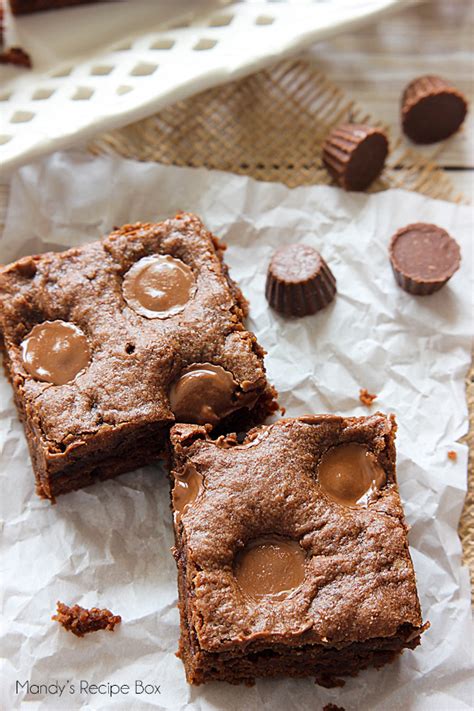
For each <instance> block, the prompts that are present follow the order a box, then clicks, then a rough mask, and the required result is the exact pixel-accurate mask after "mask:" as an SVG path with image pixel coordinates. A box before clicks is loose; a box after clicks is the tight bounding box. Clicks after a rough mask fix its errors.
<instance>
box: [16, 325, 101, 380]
mask: <svg viewBox="0 0 474 711" xmlns="http://www.w3.org/2000/svg"><path fill="white" fill-rule="evenodd" d="M21 353H22V358H23V365H24V366H25V369H26V370H27V372H28V373H29V374H30V375H32V376H33V377H34V378H36V379H37V380H43V381H45V382H47V383H52V384H53V385H64V384H65V383H69V382H70V381H71V380H74V378H75V377H76V375H77V374H78V373H80V372H81V370H84V368H87V366H88V365H89V361H90V349H89V344H88V342H87V338H86V336H85V335H84V333H83V332H82V331H81V329H80V328H79V327H78V326H75V325H74V324H73V323H67V322H65V321H45V322H44V323H39V324H37V325H36V326H34V327H33V328H32V329H31V331H30V333H29V335H28V336H27V337H26V338H25V340H24V341H23V342H22V344H21Z"/></svg>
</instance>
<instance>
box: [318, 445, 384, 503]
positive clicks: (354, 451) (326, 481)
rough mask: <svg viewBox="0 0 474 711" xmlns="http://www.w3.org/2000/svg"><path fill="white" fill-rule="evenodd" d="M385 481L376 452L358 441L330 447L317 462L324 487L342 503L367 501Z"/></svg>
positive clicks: (374, 496)
mask: <svg viewBox="0 0 474 711" xmlns="http://www.w3.org/2000/svg"><path fill="white" fill-rule="evenodd" d="M385 481H386V477H385V472H384V470H383V469H382V467H381V466H380V464H379V463H378V462H377V459H376V458H375V456H374V454H373V453H372V452H370V451H369V450H368V449H367V447H365V446H364V445H362V444H357V443H356V442H351V443H349V444H340V445H338V446H337V447H333V448H332V449H329V450H328V451H327V452H325V453H324V454H323V456H322V457H321V461H320V462H319V464H318V482H319V485H320V487H321V489H322V490H323V491H324V493H325V494H326V495H327V496H329V498H330V499H332V500H333V501H336V502H337V503H338V504H341V505H342V506H349V507H350V508H354V507H356V506H363V505H367V503H368V502H369V501H370V500H371V499H374V498H376V496H377V492H378V491H379V490H380V489H381V488H382V486H383V485H384V484H385Z"/></svg>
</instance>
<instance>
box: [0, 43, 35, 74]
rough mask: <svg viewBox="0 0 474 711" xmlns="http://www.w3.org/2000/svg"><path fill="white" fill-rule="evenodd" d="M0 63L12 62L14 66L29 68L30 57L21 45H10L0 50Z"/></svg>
mask: <svg viewBox="0 0 474 711" xmlns="http://www.w3.org/2000/svg"><path fill="white" fill-rule="evenodd" d="M0 64H14V65H15V66H16V67H26V68H27V69H31V66H32V65H31V57H30V55H29V54H27V53H26V52H24V51H23V50H22V49H21V47H11V48H10V49H6V50H5V51H3V52H0Z"/></svg>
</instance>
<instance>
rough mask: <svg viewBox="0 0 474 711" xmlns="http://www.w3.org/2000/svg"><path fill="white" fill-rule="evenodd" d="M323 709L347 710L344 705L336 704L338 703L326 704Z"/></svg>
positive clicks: (327, 710) (326, 710) (329, 710)
mask: <svg viewBox="0 0 474 711" xmlns="http://www.w3.org/2000/svg"><path fill="white" fill-rule="evenodd" d="M323 711H346V710H345V708H344V706H336V704H326V706H324V708H323Z"/></svg>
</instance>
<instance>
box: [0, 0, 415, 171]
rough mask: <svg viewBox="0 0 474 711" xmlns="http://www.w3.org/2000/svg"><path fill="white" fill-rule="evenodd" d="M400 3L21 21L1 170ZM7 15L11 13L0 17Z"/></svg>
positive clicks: (178, 4) (6, 91) (1, 80)
mask: <svg viewBox="0 0 474 711" xmlns="http://www.w3.org/2000/svg"><path fill="white" fill-rule="evenodd" d="M400 5H403V0H240V1H238V0H237V1H235V2H226V1H225V0H221V1H220V2H219V1H218V0H215V1H214V2H212V1H211V0H207V1H204V0H202V1H200V2H199V1H198V0H168V1H164V2H163V1H161V0H133V1H132V0H126V1H125V2H121V3H115V2H110V3H104V4H102V5H90V6H83V7H78V8H72V9H67V10H61V11H55V12H48V13H40V14H37V15H31V16H26V17H21V18H19V19H17V20H16V22H14V24H13V26H11V27H10V31H11V32H13V33H14V34H15V35H16V40H17V43H18V44H20V45H21V46H22V47H24V48H27V49H28V51H29V52H30V54H31V56H32V59H33V63H34V69H33V70H31V71H28V70H24V69H16V68H10V67H1V68H0V84H1V87H2V88H1V90H0V116H1V117H0V165H1V166H2V171H6V170H7V169H10V168H12V167H14V166H16V165H19V164H21V163H25V162H28V161H30V160H32V159H33V158H35V157H37V156H39V155H41V154H43V153H47V152H49V151H53V150H57V149H59V148H63V147H65V146H68V145H71V144H72V143H73V142H74V141H78V140H83V139H86V138H88V137H90V136H92V135H94V134H95V133H97V132H99V131H104V130H107V129H111V128H114V127H118V126H123V125H125V124H127V123H131V122H133V121H137V120H139V119H140V118H144V117H145V116H147V115H150V114H152V113H154V112H155V111H157V110H159V109H160V108H162V107H163V106H165V105H167V104H170V103H172V102H174V101H177V100H179V99H183V98H185V97H187V96H189V95H191V94H193V93H195V92H198V91H201V90H203V89H206V88H208V87H210V86H213V85H215V84H218V83H223V82H226V81H229V80H231V79H235V78H237V77H239V76H242V75H244V74H246V73H249V72H252V71H255V70H257V69H259V68H261V67H263V66H264V65H265V64H268V63H270V62H272V61H274V60H275V59H277V58H278V57H280V56H282V55H285V54H289V53H292V52H295V51H297V50H299V49H302V48H304V47H305V46H307V45H309V44H310V43H312V42H313V41H315V40H317V39H321V38H325V37H328V36H330V35H332V34H335V33H337V32H339V31H341V30H345V29H347V28H350V27H351V26H353V25H355V24H357V23H360V22H362V21H366V20H368V19H369V18H373V17H374V16H376V15H380V14H382V13H384V12H386V11H388V10H389V9H391V8H394V7H396V6H400ZM10 19H11V18H10Z"/></svg>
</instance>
